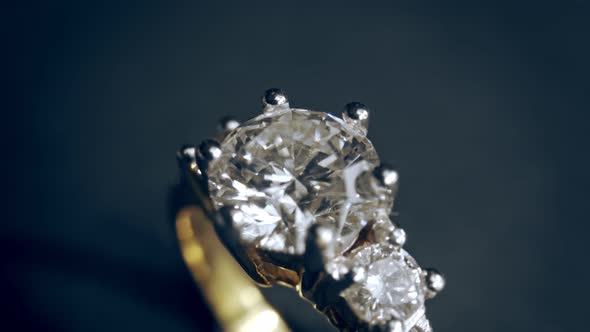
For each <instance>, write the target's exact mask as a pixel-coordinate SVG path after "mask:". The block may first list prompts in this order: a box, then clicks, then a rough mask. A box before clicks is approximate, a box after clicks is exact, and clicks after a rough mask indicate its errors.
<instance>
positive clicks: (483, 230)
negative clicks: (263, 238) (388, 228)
mask: <svg viewBox="0 0 590 332" xmlns="http://www.w3.org/2000/svg"><path fill="white" fill-rule="evenodd" d="M588 8H589V6H588V3H587V2H586V1H559V2H558V1H555V2H548V1H535V2H532V1H531V2H522V1H506V2H477V1H474V2H467V1H465V2H452V3H451V2H446V1H440V2H438V1H431V2H421V1H382V2H366V3H365V2H360V1H356V2H346V1H340V2H334V3H324V2H319V1H318V2H316V3H303V2H295V1H290V2H279V1H275V2H268V3H252V2H246V1H242V2H240V3H228V2H216V3H213V2H211V3H204V2H198V1H185V2H174V1H161V2H157V3H154V2H151V1H122V2H119V1H96V2H94V1H91V2H88V1H86V2H83V1H81V2H73V1H72V2H63V1H62V2H49V1H47V2H42V3H39V4H34V3H29V4H24V5H21V6H20V7H19V8H15V7H14V6H13V7H11V8H7V9H8V10H6V11H4V12H5V13H6V14H8V16H9V18H8V20H5V21H4V23H3V27H4V28H5V29H4V31H5V32H7V35H8V39H7V41H8V43H9V44H5V47H4V53H5V55H9V59H10V60H8V61H6V64H8V70H7V71H5V73H8V75H9V80H10V84H9V86H10V88H9V89H8V90H7V91H8V92H9V94H8V96H7V99H6V100H7V101H8V102H6V103H4V105H5V106H4V108H5V111H6V112H3V114H6V116H3V117H4V119H5V120H6V121H3V127H7V128H5V129H6V130H4V132H5V133H8V134H9V135H8V138H7V139H5V140H4V143H8V144H3V146H4V151H5V156H6V157H5V158H3V167H5V168H6V167H7V168H8V169H7V171H5V172H4V174H5V175H7V179H6V181H5V185H4V186H3V188H4V190H5V191H6V194H7V196H10V197H16V198H17V199H16V202H14V203H12V200H8V201H7V202H9V204H8V205H9V206H8V209H6V211H7V213H6V214H5V218H4V220H3V223H2V231H1V233H0V234H1V241H2V242H1V244H2V257H0V258H1V259H2V274H1V280H0V281H1V285H2V289H1V296H0V301H2V302H3V303H2V305H3V306H4V307H5V308H6V309H4V311H3V312H2V316H3V319H2V320H3V324H15V323H16V324H19V325H18V330H29V329H46V330H58V331H106V330H112V331H125V330H127V331H130V330H131V331H141V330H144V331H194V330H197V331H208V330H211V329H212V328H213V327H212V323H211V322H210V320H209V316H208V313H207V311H206V310H205V309H204V307H203V304H202V302H201V300H200V299H199V297H198V293H197V290H196V288H195V286H194V285H193V283H192V281H191V278H190V277H189V276H188V274H187V271H186V270H185V268H184V265H183V263H182V260H181V258H180V256H179V253H178V249H177V244H176V240H175V235H174V232H173V229H172V228H171V227H170V225H169V224H168V223H167V219H166V218H167V214H166V213H167V212H166V198H167V194H168V190H169V188H170V186H171V184H173V183H174V182H175V181H176V180H177V179H178V176H177V169H176V162H175V150H176V149H177V148H178V147H179V146H180V145H181V144H183V143H190V142H195V143H197V142H199V141H200V140H201V139H203V138H205V137H207V136H210V135H212V134H214V133H215V124H216V120H217V119H218V118H220V117H221V116H223V115H233V116H236V117H237V118H239V119H241V120H245V119H247V118H249V117H252V116H254V115H256V114H257V113H259V112H260V110H261V108H260V99H259V98H260V95H261V93H262V92H263V91H264V90H265V89H266V88H269V87H275V86H278V87H281V88H284V89H285V90H286V91H287V92H288V93H289V96H290V100H291V105H294V106H297V107H303V108H312V109H317V110H322V111H327V112H333V113H335V114H339V113H340V111H341V107H342V105H344V104H345V103H346V102H348V101H351V100H361V101H363V102H365V103H366V104H368V105H369V106H370V107H371V109H372V121H371V126H370V133H369V137H370V138H371V140H372V141H373V143H374V144H375V146H376V147H377V149H378V151H379V152H380V155H381V157H382V159H383V160H386V161H390V162H393V163H395V164H396V165H398V167H399V169H400V173H401V181H402V182H401V191H400V196H399V201H398V205H397V207H396V210H397V211H398V212H399V213H400V214H401V218H400V221H401V223H402V224H403V225H404V227H405V228H406V230H407V232H408V234H409V240H408V245H407V247H408V248H409V250H410V251H411V252H412V254H413V255H414V256H415V257H416V258H417V259H418V260H419V262H421V263H422V265H425V266H429V265H433V266H436V267H437V268H439V269H440V270H442V271H443V272H445V274H446V276H447V279H448V286H447V289H446V290H445V292H444V293H443V294H441V296H440V297H438V298H436V299H435V300H433V301H431V302H430V303H429V306H428V310H429V316H430V317H431V322H432V323H433V325H434V327H435V328H436V329H437V331H480V332H487V331H548V332H549V331H552V332H553V331H581V330H585V328H584V327H583V326H584V324H587V314H588V307H587V305H585V300H584V296H585V295H586V294H587V287H586V283H588V280H589V276H588V271H587V269H586V267H585V265H586V263H587V262H586V261H587V258H585V257H584V254H585V253H586V252H587V250H586V249H585V239H586V238H587V236H586V232H587V230H588V226H587V224H588V214H587V211H585V206H587V199H586V198H587V197H588V194H587V190H588V184H589V182H588V176H587V175H585V172H587V170H588V168H587V167H588V157H587V155H588V144H587V136H588V132H587V131H586V130H587V129H586V128H587V123H588V120H589V117H588V115H587V113H588V111H589V109H588V106H587V102H588V100H587V99H588V84H587V80H588V67H589V66H588V59H589V58H590V57H589V56H590V52H589V49H588V44H589V34H588V29H587V27H588V24H587V23H588V19H589V17H590V16H589V15H588V14H589V11H588ZM13 44H14V45H13ZM14 88H15V89H14ZM13 116H14V119H15V120H16V121H15V122H14V125H13V124H12V123H13V121H9V120H13V119H12V117H13ZM267 294H268V296H269V299H270V301H271V302H273V303H274V304H276V305H277V306H278V308H279V309H280V310H281V312H282V313H283V314H284V316H285V318H286V319H287V320H288V322H289V323H290V324H291V326H292V327H293V328H294V329H295V330H296V331H317V330H324V329H326V326H327V325H326V323H325V322H324V321H323V318H321V317H319V316H317V315H315V314H314V313H313V311H312V310H311V309H310V308H309V306H308V305H307V304H304V303H303V302H302V301H295V300H293V299H294V298H295V297H296V296H295V294H294V292H293V291H291V290H288V289H282V288H278V289H273V290H271V291H268V292H267Z"/></svg>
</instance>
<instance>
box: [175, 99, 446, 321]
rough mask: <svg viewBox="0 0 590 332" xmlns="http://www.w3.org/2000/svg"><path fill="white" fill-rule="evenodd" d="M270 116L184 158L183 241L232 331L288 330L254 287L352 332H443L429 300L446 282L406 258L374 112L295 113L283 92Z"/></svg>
mask: <svg viewBox="0 0 590 332" xmlns="http://www.w3.org/2000/svg"><path fill="white" fill-rule="evenodd" d="M263 106H264V109H263V113H262V114H260V115H259V116H256V117H254V118H253V119H250V120H248V121H246V122H244V123H241V124H240V123H239V122H238V121H236V120H234V119H231V118H225V119H223V120H222V121H221V128H220V134H219V136H218V137H216V138H214V139H206V140H205V141H203V142H202V143H201V144H200V145H199V146H184V147H182V148H181V149H180V150H179V152H178V161H179V165H180V168H181V171H182V174H183V181H182V182H181V186H180V187H179V188H184V189H183V190H184V193H185V194H184V195H185V198H184V199H183V201H182V204H179V208H178V209H177V210H176V212H177V214H176V228H177V234H178V238H179V241H180V245H181V249H182V253H183V257H184V259H185V261H186V263H187V265H188V267H189V269H190V270H191V271H192V273H193V275H194V278H195V279H196V281H197V283H198V284H199V286H200V287H201V290H202V292H203V293H204V295H205V297H206V299H207V300H208V302H209V304H210V306H211V307H212V309H213V310H212V311H213V312H214V314H215V315H216V317H217V319H218V320H219V322H220V324H221V325H222V328H223V329H224V330H227V331H256V332H260V331H286V330H288V328H287V327H286V324H285V323H284V321H283V320H282V318H281V317H280V315H278V314H277V312H276V311H275V310H274V309H273V308H272V307H271V306H270V305H269V304H268V303H266V302H265V300H264V298H263V297H262V296H261V295H260V293H259V291H258V289H257V288H256V287H254V286H253V284H254V283H252V281H254V282H255V283H256V284H258V285H261V286H271V285H274V284H281V285H286V286H290V287H293V288H295V289H296V290H297V292H298V293H299V295H300V296H302V297H303V298H305V299H307V300H308V301H309V302H311V303H312V304H313V306H314V307H315V308H316V309H317V310H318V311H320V312H321V313H323V314H325V315H326V317H327V318H328V319H329V320H330V322H331V323H333V325H335V326H336V327H337V328H339V329H341V330H343V331H392V332H429V331H432V329H431V327H430V324H429V321H428V319H427V318H426V314H425V300H427V299H430V298H432V297H434V296H435V295H436V294H437V293H438V292H440V291H441V290H442V289H443V288H444V285H445V279H444V277H443V276H442V275H441V274H440V273H439V272H437V271H436V270H434V269H423V268H421V267H420V266H419V265H418V264H417V263H416V261H415V260H414V258H412V256H410V254H409V253H408V252H407V251H405V250H404V249H403V245H404V243H405V241H406V233H405V232H404V230H403V229H402V228H401V227H400V226H399V225H396V224H394V223H393V222H392V219H391V211H392V208H393V203H394V196H395V193H396V190H397V188H398V172H397V171H396V170H395V168H393V167H391V166H389V165H387V164H384V163H381V162H380V160H379V157H378V155H377V152H376V151H375V148H374V147H373V145H372V143H371V142H370V141H369V140H368V139H367V128H368V122H369V110H368V109H367V107H365V105H363V104H361V103H358V102H354V103H349V104H347V105H346V106H345V109H344V111H343V113H342V117H341V118H339V117H336V116H334V115H332V114H329V113H323V112H316V111H310V110H305V109H296V108H291V107H290V106H289V101H288V99H287V96H286V94H285V93H284V92H282V91H281V90H279V89H270V90H268V91H266V93H265V94H264V97H263ZM189 184H190V188H189ZM180 191H182V190H180ZM244 272H245V273H244ZM245 276H247V277H245Z"/></svg>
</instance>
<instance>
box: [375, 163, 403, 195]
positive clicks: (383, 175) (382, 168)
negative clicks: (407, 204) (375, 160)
mask: <svg viewBox="0 0 590 332" xmlns="http://www.w3.org/2000/svg"><path fill="white" fill-rule="evenodd" d="M373 175H375V177H376V178H377V180H379V183H380V184H381V185H382V186H385V187H387V188H390V189H397V186H398V181H399V173H398V172H397V171H396V170H395V168H393V167H392V166H390V165H388V164H381V165H379V166H377V167H375V169H374V170H373Z"/></svg>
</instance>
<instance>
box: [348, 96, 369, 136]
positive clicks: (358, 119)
mask: <svg viewBox="0 0 590 332" xmlns="http://www.w3.org/2000/svg"><path fill="white" fill-rule="evenodd" d="M342 118H343V119H344V120H345V121H346V122H347V123H349V124H350V125H351V126H353V127H355V128H357V129H358V130H360V131H362V132H363V133H365V134H366V133H367V130H368V129H369V109H368V108H367V106H365V105H364V104H363V103H359V102H356V101H355V102H350V103H348V104H346V105H345V106H344V112H343V113H342Z"/></svg>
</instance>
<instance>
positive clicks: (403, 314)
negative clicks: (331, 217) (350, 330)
mask: <svg viewBox="0 0 590 332" xmlns="http://www.w3.org/2000/svg"><path fill="white" fill-rule="evenodd" d="M349 258H350V259H352V261H353V264H354V265H360V266H364V267H365V269H366V273H365V277H364V279H363V280H357V281H356V282H355V283H354V284H353V285H352V286H350V287H349V288H347V289H346V290H344V291H343V292H342V294H341V295H342V297H344V299H345V300H346V301H347V302H348V304H349V306H350V307H351V309H352V310H353V311H354V312H355V313H356V315H357V316H358V317H359V318H360V319H361V320H363V321H366V322H369V323H371V324H385V323H387V322H388V321H390V320H392V319H393V320H396V321H399V322H400V323H401V326H403V329H402V331H403V332H406V331H409V330H410V329H411V328H412V327H414V326H415V325H416V323H417V321H418V320H419V319H420V318H421V317H422V316H423V315H424V298H425V295H424V289H425V287H424V281H423V279H422V277H421V273H420V269H418V268H417V266H418V265H417V264H416V262H415V261H414V259H413V258H412V257H411V256H410V255H409V254H408V253H407V252H406V251H404V250H403V249H399V248H396V247H395V246H393V245H390V244H372V245H369V246H366V247H361V248H359V249H356V250H354V251H353V252H352V253H351V256H350V257H349Z"/></svg>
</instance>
